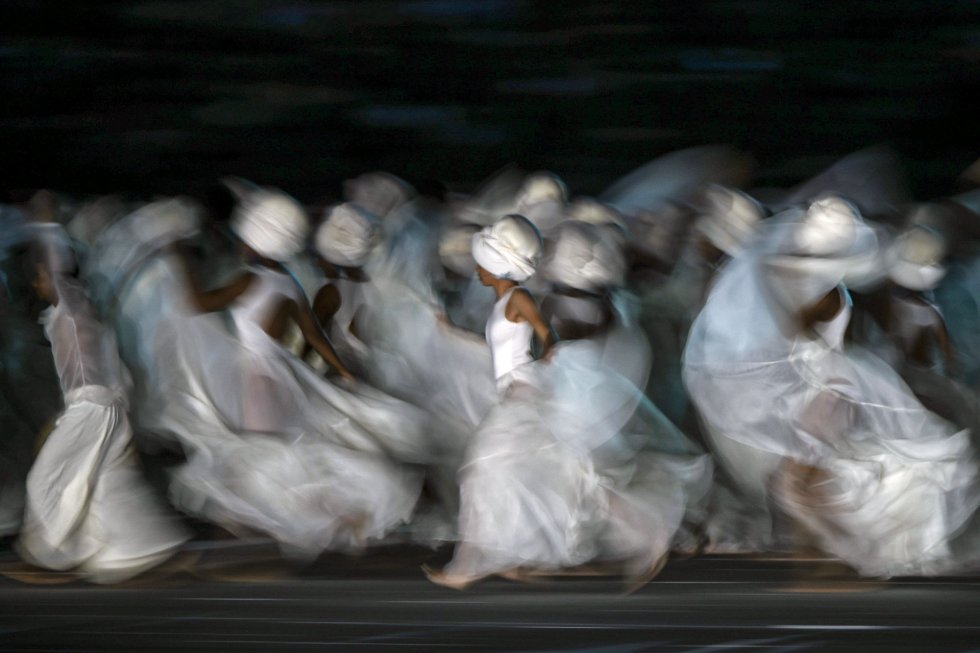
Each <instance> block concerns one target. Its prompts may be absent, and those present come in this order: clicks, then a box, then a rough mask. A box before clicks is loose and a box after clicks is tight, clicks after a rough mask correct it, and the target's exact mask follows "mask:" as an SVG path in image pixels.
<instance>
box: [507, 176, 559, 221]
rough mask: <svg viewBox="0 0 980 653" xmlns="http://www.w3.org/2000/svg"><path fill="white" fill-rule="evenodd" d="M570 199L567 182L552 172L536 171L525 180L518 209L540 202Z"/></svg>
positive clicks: (519, 194) (518, 198) (518, 201)
mask: <svg viewBox="0 0 980 653" xmlns="http://www.w3.org/2000/svg"><path fill="white" fill-rule="evenodd" d="M567 199H568V190H567V189H566V188H565V183H564V182H563V181H562V180H561V179H559V178H558V176H557V175H555V174H553V173H550V172H535V173H533V174H531V175H528V177H527V179H525V180H524V186H522V187H521V190H520V192H519V193H518V195H517V209H518V210H519V211H520V210H523V209H526V208H527V207H529V206H533V205H534V204H537V203H539V202H558V203H559V204H564V203H565V201H566V200H567Z"/></svg>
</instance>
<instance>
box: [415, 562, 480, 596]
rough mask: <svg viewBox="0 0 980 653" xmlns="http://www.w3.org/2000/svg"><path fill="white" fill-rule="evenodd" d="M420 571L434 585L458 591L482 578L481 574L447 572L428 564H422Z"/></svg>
mask: <svg viewBox="0 0 980 653" xmlns="http://www.w3.org/2000/svg"><path fill="white" fill-rule="evenodd" d="M422 571H423V572H424V573H425V577H426V578H428V579H429V580H430V581H432V582H433V583H435V584H436V585H442V586H443V587H448V588H450V589H454V590H460V591H462V590H465V589H466V588H468V587H469V586H470V585H472V584H473V583H475V582H476V581H478V580H480V579H481V578H482V576H462V575H457V574H448V573H446V572H445V571H437V570H435V569H433V568H432V567H430V566H429V565H422Z"/></svg>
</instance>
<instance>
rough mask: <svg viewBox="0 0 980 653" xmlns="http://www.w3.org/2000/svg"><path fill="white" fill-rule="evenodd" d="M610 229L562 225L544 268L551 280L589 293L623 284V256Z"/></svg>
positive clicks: (620, 241) (624, 273)
mask: <svg viewBox="0 0 980 653" xmlns="http://www.w3.org/2000/svg"><path fill="white" fill-rule="evenodd" d="M614 229H616V227H614V226H604V225H594V224H589V223H586V222H579V221H572V220H570V221H568V222H565V223H564V224H563V225H562V226H561V229H560V230H559V232H558V236H557V238H556V239H555V249H554V252H553V253H552V255H551V256H550V258H549V260H548V263H547V265H546V266H545V268H544V272H545V275H546V276H547V277H548V279H550V280H551V281H555V282H557V283H560V284H563V285H565V286H568V287H570V288H575V289H577V290H584V291H588V292H593V291H596V290H600V289H602V288H608V287H610V286H618V285H621V284H622V283H623V279H624V278H625V276H626V257H625V256H624V255H623V248H622V244H623V243H622V239H621V238H618V237H617V236H616V234H615V233H614V231H613V230H614Z"/></svg>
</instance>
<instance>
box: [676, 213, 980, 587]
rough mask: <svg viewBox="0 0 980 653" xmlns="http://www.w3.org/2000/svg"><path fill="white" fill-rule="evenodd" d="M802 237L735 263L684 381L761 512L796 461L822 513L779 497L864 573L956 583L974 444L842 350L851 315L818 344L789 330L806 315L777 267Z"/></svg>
mask: <svg viewBox="0 0 980 653" xmlns="http://www.w3.org/2000/svg"><path fill="white" fill-rule="evenodd" d="M792 226H793V225H792V224H791V223H785V222H783V221H782V220H780V219H773V221H772V222H771V223H770V224H769V225H767V226H766V227H765V228H764V229H763V231H762V233H761V234H760V239H759V241H757V242H756V243H755V244H754V245H753V246H752V247H751V248H750V249H749V250H748V251H747V252H746V253H745V254H744V255H743V256H741V257H740V258H738V259H736V260H734V261H732V262H731V263H729V265H728V266H727V267H726V268H725V269H724V271H723V272H722V273H721V275H720V277H719V279H718V282H717V284H716V285H715V286H714V288H713V289H712V292H711V294H710V296H709V298H708V301H707V304H706V305H705V307H704V309H703V310H702V311H701V314H700V315H699V316H698V318H697V320H696V321H695V323H694V326H693V327H692V330H691V335H690V338H689V340H688V344H687V349H686V351H685V367H684V379H685V383H686V385H687V387H688V390H689V391H690V395H691V398H692V400H693V401H694V403H695V405H696V407H697V409H698V411H699V413H700V415H701V417H702V419H703V421H704V424H705V427H706V433H707V435H708V436H709V439H710V440H711V444H712V445H713V448H714V452H715V453H716V455H718V459H719V461H720V462H721V463H722V464H723V465H725V467H726V468H727V470H728V472H729V473H730V474H731V475H732V476H733V477H734V478H736V479H738V480H739V481H741V484H742V486H743V487H744V488H746V489H747V490H749V491H752V490H754V491H755V492H756V493H757V496H758V497H759V499H760V501H764V500H765V497H766V496H768V495H769V492H770V490H771V489H772V485H771V484H772V483H774V482H778V481H779V480H780V479H781V478H783V476H782V474H781V466H782V463H783V460H784V459H787V458H788V459H790V460H793V461H795V462H797V463H800V464H802V465H807V466H811V467H815V468H818V469H820V470H822V472H823V473H824V474H825V475H826V482H825V483H823V484H821V486H820V488H819V492H820V494H819V496H820V498H821V499H820V500H821V501H822V503H821V504H820V505H815V504H814V503H809V504H808V503H806V502H805V501H800V500H799V497H798V496H795V495H793V494H792V493H787V492H784V491H782V490H780V491H778V492H774V493H773V497H774V498H776V499H777V500H778V501H779V502H780V505H781V506H782V508H783V509H784V510H786V511H787V512H788V513H789V514H790V515H792V516H793V517H794V518H796V519H797V520H798V521H800V522H802V523H803V524H805V525H806V526H807V527H808V529H809V530H810V531H811V532H813V533H814V534H815V536H816V537H817V538H818V541H819V543H820V545H821V546H822V548H824V549H825V550H826V551H827V552H829V553H831V554H834V555H837V556H839V557H840V558H842V559H843V560H844V561H845V562H847V563H848V564H850V565H851V566H853V567H855V568H856V569H857V570H858V571H859V572H860V573H862V574H864V575H869V576H891V575H911V574H930V573H936V572H939V571H943V570H946V569H948V568H949V566H950V565H952V564H954V562H955V561H953V560H951V557H950V549H949V542H950V540H951V539H952V538H953V537H954V536H955V535H956V534H957V533H958V531H959V530H960V529H961V528H962V527H963V525H964V524H965V523H966V521H967V520H968V519H969V518H970V517H971V515H972V514H973V512H974V511H975V509H976V506H977V493H976V479H977V476H976V475H977V469H976V463H975V458H974V453H973V451H972V449H971V447H970V442H969V434H968V432H966V431H957V429H956V428H954V427H953V426H952V425H951V424H949V423H948V422H945V421H944V420H942V419H940V418H939V417H937V416H936V415H934V414H933V413H930V412H929V411H927V410H926V409H925V408H923V406H922V405H921V404H920V403H919V402H918V400H917V399H916V398H915V396H914V395H913V394H912V392H911V391H910V390H909V389H908V387H907V386H906V385H905V383H904V382H902V380H901V379H900V378H899V377H898V375H897V374H896V373H895V371H894V370H892V369H891V368H889V367H888V366H887V365H886V364H885V363H884V362H883V361H881V360H880V359H878V358H876V357H874V356H872V355H871V354H870V353H868V352H866V351H863V350H861V349H859V348H857V347H844V346H843V333H844V329H845V328H846V326H847V322H848V319H849V314H850V311H849V308H845V309H844V310H842V311H840V313H839V314H838V315H837V317H836V318H835V319H834V320H832V321H830V322H828V323H826V324H824V325H823V326H822V327H821V328H820V329H818V330H817V331H816V332H814V333H795V334H794V332H793V331H792V330H791V329H789V328H788V327H787V326H786V325H788V324H793V320H794V318H795V313H794V312H793V311H792V310H791V309H790V308H785V307H784V306H783V304H781V303H780V301H777V300H776V299H775V298H774V295H773V288H774V287H775V285H776V284H783V283H784V282H786V281H787V278H786V277H782V276H773V272H772V269H771V268H769V267H768V266H767V261H768V260H770V259H769V256H770V255H779V254H780V253H781V249H780V248H781V247H782V243H785V242H786V234H787V233H789V231H788V230H789V229H792ZM806 280H807V279H806V278H804V277H800V279H799V281H801V282H804V283H805V282H806ZM786 297H788V296H784V297H783V300H782V301H785V300H786ZM797 330H798V327H797ZM787 334H792V335H787ZM783 480H785V479H783Z"/></svg>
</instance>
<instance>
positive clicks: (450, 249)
mask: <svg viewBox="0 0 980 653" xmlns="http://www.w3.org/2000/svg"><path fill="white" fill-rule="evenodd" d="M479 230H480V228H479V227H477V226H476V225H460V226H458V227H452V228H451V229H447V230H445V231H444V232H443V233H442V236H441V237H440V238H439V260H440V261H441V262H442V265H443V266H444V267H445V268H446V269H448V270H452V271H453V272H455V273H456V274H458V275H460V276H463V277H468V276H470V275H472V274H473V270H475V269H476V261H474V260H473V236H474V235H476V232H478V231H479Z"/></svg>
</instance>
